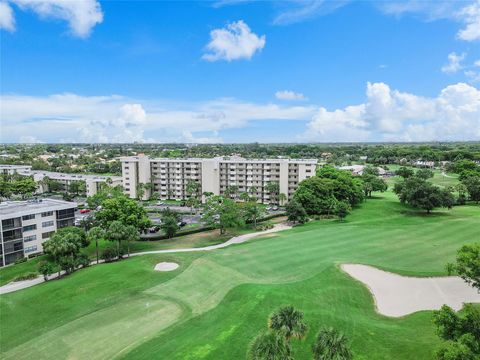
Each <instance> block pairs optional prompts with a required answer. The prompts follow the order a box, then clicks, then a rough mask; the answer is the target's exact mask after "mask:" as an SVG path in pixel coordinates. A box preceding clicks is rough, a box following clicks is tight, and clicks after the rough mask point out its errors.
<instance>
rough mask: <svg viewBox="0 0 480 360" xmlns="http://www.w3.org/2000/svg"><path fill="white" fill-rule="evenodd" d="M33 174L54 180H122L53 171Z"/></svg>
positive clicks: (111, 177)
mask: <svg viewBox="0 0 480 360" xmlns="http://www.w3.org/2000/svg"><path fill="white" fill-rule="evenodd" d="M32 174H33V175H35V176H36V177H42V178H43V177H45V176H48V177H49V178H50V179H53V180H97V181H103V180H107V179H112V180H121V179H122V177H121V176H108V175H87V174H67V173H59V172H53V171H43V170H32Z"/></svg>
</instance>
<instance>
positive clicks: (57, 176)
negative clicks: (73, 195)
mask: <svg viewBox="0 0 480 360" xmlns="http://www.w3.org/2000/svg"><path fill="white" fill-rule="evenodd" d="M30 175H33V179H34V180H35V182H37V183H38V184H39V193H44V192H46V191H48V186H47V185H46V184H45V182H44V181H43V180H44V179H45V178H46V177H48V178H49V179H51V180H55V181H56V182H57V183H58V184H59V185H60V191H68V189H69V188H70V185H71V184H72V183H74V182H78V181H84V182H85V193H86V195H87V196H93V195H95V194H96V193H97V191H98V190H99V189H100V186H101V184H108V185H110V186H117V185H122V177H121V176H104V175H85V174H65V173H59V172H53V171H43V170H32V171H31V174H30Z"/></svg>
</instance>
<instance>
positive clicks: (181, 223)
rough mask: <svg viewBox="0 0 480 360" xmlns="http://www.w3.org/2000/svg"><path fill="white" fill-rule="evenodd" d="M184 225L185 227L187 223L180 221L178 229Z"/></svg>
mask: <svg viewBox="0 0 480 360" xmlns="http://www.w3.org/2000/svg"><path fill="white" fill-rule="evenodd" d="M185 225H187V223H186V222H185V221H180V222H179V223H178V226H180V227H184V226H185Z"/></svg>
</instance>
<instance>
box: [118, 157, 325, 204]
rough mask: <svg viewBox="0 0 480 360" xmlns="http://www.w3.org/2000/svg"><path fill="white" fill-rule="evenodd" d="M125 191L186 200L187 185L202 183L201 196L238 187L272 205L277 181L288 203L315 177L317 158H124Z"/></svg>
mask: <svg viewBox="0 0 480 360" xmlns="http://www.w3.org/2000/svg"><path fill="white" fill-rule="evenodd" d="M121 162H122V178H123V188H124V191H125V193H126V194H128V195H129V196H130V197H131V198H136V197H137V190H138V188H139V185H144V189H145V190H144V191H145V195H144V198H145V199H147V198H149V197H150V196H151V195H152V193H154V192H155V193H158V194H159V197H160V198H161V199H185V198H187V197H188V194H187V185H188V184H189V182H191V181H194V182H196V183H198V184H199V194H203V193H205V192H209V193H213V194H215V195H224V194H225V193H226V192H227V189H228V188H232V187H235V188H236V189H237V190H238V193H239V194H240V193H242V192H249V193H251V194H252V195H255V196H256V198H257V199H258V200H259V201H260V202H262V203H270V202H271V199H270V196H271V194H270V193H269V191H268V189H267V184H268V183H270V182H277V183H278V184H279V193H283V194H285V196H286V198H287V201H288V199H290V198H291V197H292V195H293V193H294V192H295V190H296V189H297V187H298V183H299V182H300V181H302V180H304V179H306V178H309V177H311V176H313V175H315V169H316V166H317V160H315V159H309V160H304V159H258V160H253V159H244V158H241V157H239V156H231V157H227V156H225V157H216V158H211V159H204V158H193V159H167V158H149V157H147V156H145V155H139V156H132V157H123V158H121Z"/></svg>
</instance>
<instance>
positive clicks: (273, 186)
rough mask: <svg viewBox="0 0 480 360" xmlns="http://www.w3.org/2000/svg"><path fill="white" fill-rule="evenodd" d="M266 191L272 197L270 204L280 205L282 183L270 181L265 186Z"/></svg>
mask: <svg viewBox="0 0 480 360" xmlns="http://www.w3.org/2000/svg"><path fill="white" fill-rule="evenodd" d="M265 190H267V192H268V194H269V195H270V203H272V204H278V194H280V183H279V182H278V181H270V182H268V183H267V184H266V185H265Z"/></svg>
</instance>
